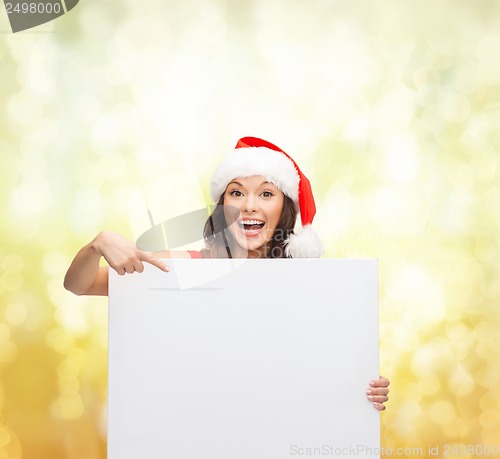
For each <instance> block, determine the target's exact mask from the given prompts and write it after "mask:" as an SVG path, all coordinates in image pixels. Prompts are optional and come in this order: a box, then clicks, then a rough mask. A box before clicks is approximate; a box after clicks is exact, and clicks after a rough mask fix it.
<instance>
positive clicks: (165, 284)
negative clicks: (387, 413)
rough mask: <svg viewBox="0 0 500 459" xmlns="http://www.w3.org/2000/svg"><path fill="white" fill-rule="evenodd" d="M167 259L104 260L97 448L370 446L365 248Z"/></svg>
mask: <svg viewBox="0 0 500 459" xmlns="http://www.w3.org/2000/svg"><path fill="white" fill-rule="evenodd" d="M166 262H167V264H168V265H169V267H170V268H171V271H170V272H169V273H165V272H162V271H160V270H159V269H157V268H155V267H153V266H149V265H148V266H146V270H145V272H144V273H142V274H133V275H126V276H123V277H121V276H118V275H117V274H116V273H115V272H114V271H113V270H110V279H109V281H110V283H109V396H108V403H109V406H108V457H109V459H137V458H148V459H162V458H165V459H285V458H286V459H289V458H292V457H311V456H322V457H348V456H357V457H368V458H374V457H379V454H378V453H379V451H378V449H379V447H380V443H379V429H380V426H379V413H378V412H377V411H376V410H375V409H374V408H373V406H372V404H371V403H370V402H369V401H368V400H367V399H366V394H365V390H366V388H367V387H368V383H369V381H370V380H371V379H373V378H376V377H378V374H379V369H378V280H377V261H376V260H329V259H257V260H246V259H245V260H207V259H193V260H166ZM187 279H189V282H188V281H187ZM186 285H187V288H186Z"/></svg>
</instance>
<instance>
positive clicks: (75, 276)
mask: <svg viewBox="0 0 500 459" xmlns="http://www.w3.org/2000/svg"><path fill="white" fill-rule="evenodd" d="M101 257H104V259H105V260H106V261H107V262H108V263H109V266H111V268H112V269H114V270H115V271H116V272H117V273H118V274H120V275H124V274H125V273H133V272H134V271H137V272H139V273H141V272H142V271H144V262H146V263H150V264H152V265H154V266H156V267H157V268H159V269H161V270H162V271H165V272H168V268H167V266H166V265H165V263H164V262H163V261H162V260H161V259H159V258H156V257H155V256H154V255H153V254H151V253H149V252H144V251H143V250H140V249H138V248H137V247H136V246H135V244H134V243H132V242H131V241H129V240H128V239H126V238H124V237H123V236H122V235H121V234H118V233H113V232H111V231H103V232H102V233H99V234H98V235H97V236H96V237H95V238H94V240H93V241H92V242H90V243H89V244H87V245H86V246H84V247H82V248H81V249H80V251H79V252H78V253H77V254H76V256H75V258H74V259H73V261H72V262H71V265H70V267H69V268H68V271H67V273H66V276H65V277H64V287H65V288H66V289H67V290H69V291H70V292H73V293H74V294H75V295H107V294H108V267H107V266H102V267H99V261H100V259H101Z"/></svg>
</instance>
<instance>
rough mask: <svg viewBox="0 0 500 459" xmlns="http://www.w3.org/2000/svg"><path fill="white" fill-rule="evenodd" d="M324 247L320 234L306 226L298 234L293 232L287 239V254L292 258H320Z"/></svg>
mask: <svg viewBox="0 0 500 459" xmlns="http://www.w3.org/2000/svg"><path fill="white" fill-rule="evenodd" d="M323 252H324V249H323V244H322V243H321V240H320V239H319V236H318V235H317V234H316V231H314V230H313V229H312V228H311V225H307V226H304V228H303V229H302V231H300V233H298V234H292V235H291V236H290V237H289V238H288V239H287V241H286V247H285V254H286V256H287V257H292V258H319V257H321V255H323Z"/></svg>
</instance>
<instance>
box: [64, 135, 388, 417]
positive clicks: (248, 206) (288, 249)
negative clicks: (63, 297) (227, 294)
mask: <svg viewBox="0 0 500 459" xmlns="http://www.w3.org/2000/svg"><path fill="white" fill-rule="evenodd" d="M211 194H212V198H213V199H214V201H216V202H217V207H216V208H215V210H214V212H213V213H212V215H211V216H210V217H209V219H208V221H207V223H206V224H205V229H204V237H205V241H206V248H205V249H203V250H202V251H201V252H194V251H189V252H179V251H164V252H156V253H155V254H151V253H148V252H144V251H142V250H139V249H138V248H137V247H136V246H135V245H134V244H133V243H132V242H131V241H129V240H127V239H126V238H124V237H123V236H121V235H119V234H117V233H112V232H108V231H105V232H102V233H100V234H99V235H97V237H96V238H95V239H94V240H93V241H92V242H90V243H89V244H87V245H86V246H85V247H83V248H82V249H81V250H80V251H79V252H78V254H77V255H76V256H75V258H74V260H73V262H72V263H71V266H70V267H69V269H68V272H67V273H66V277H65V279H64V286H65V288H66V289H68V290H70V291H71V292H73V293H75V294H77V295H107V294H108V267H99V261H100V259H101V257H104V259H105V260H106V261H107V262H108V264H109V266H111V268H113V269H114V270H115V271H116V272H117V273H118V274H120V275H124V274H126V273H133V272H135V271H137V272H142V271H143V270H144V264H143V263H144V262H146V263H150V264H152V265H154V266H156V267H158V268H159V269H161V270H163V271H165V272H168V267H167V265H166V264H165V263H164V262H163V261H162V260H161V258H200V257H204V258H225V257H231V258H285V257H290V258H304V257H310V258H315V257H320V256H321V254H322V252H323V247H322V245H321V242H320V240H319V238H318V237H317V235H316V233H315V232H314V230H313V229H312V228H311V223H312V221H313V218H314V215H315V213H316V207H315V204H314V197H313V194H312V189H311V185H310V182H309V180H308V179H307V178H306V177H305V176H304V174H303V173H302V172H301V170H300V169H299V167H298V166H297V164H296V163H295V161H294V160H293V159H292V158H291V157H290V156H288V155H287V154H286V153H285V152H284V151H283V150H281V149H280V148H278V147H277V146H275V145H273V144H271V143H269V142H267V141H265V140H262V139H258V138H255V137H245V138H242V139H240V140H239V141H238V143H237V145H236V148H235V150H234V152H233V153H232V154H231V155H230V156H229V157H228V158H227V159H226V160H225V161H224V162H223V163H222V164H221V165H220V166H219V168H218V169H217V170H216V172H215V174H214V176H213V178H212V181H211ZM298 212H300V217H301V222H302V227H303V228H302V230H301V231H300V233H298V234H295V232H294V227H295V223H296V218H297V213H298ZM388 386H389V381H388V380H387V378H384V377H380V378H378V379H374V380H372V381H370V387H369V388H368V389H367V391H366V393H367V397H368V400H370V401H371V402H373V406H374V407H375V408H376V409H377V410H379V411H382V410H384V409H385V406H384V402H386V401H387V400H388V392H389V389H388Z"/></svg>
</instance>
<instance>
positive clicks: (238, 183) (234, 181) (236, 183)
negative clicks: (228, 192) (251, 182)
mask: <svg viewBox="0 0 500 459" xmlns="http://www.w3.org/2000/svg"><path fill="white" fill-rule="evenodd" d="M233 183H234V184H235V185H238V186H243V185H242V184H241V183H240V182H237V181H236V180H233V181H232V182H229V183H228V184H227V186H229V185H232V184H233Z"/></svg>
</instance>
